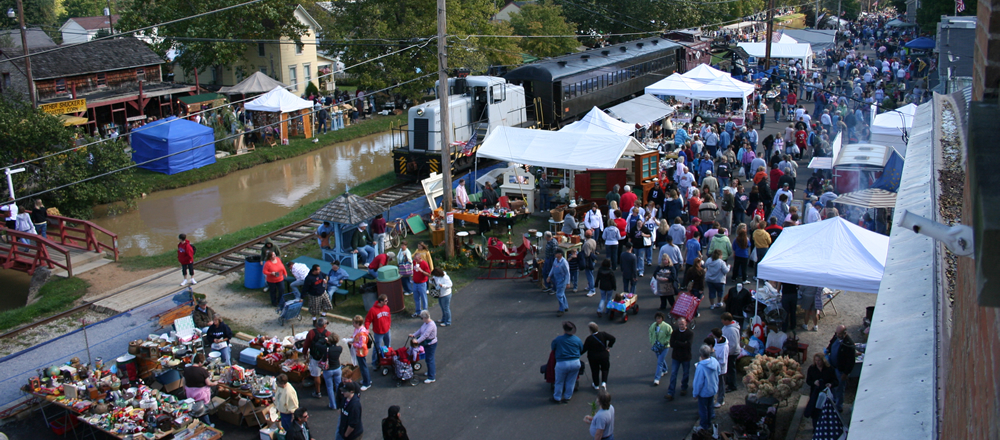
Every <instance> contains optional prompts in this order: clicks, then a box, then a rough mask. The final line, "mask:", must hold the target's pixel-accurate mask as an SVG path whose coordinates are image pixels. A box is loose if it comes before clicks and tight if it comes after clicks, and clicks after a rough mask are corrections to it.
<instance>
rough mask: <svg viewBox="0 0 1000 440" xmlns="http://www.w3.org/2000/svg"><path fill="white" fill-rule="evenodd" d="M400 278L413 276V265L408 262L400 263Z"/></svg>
mask: <svg viewBox="0 0 1000 440" xmlns="http://www.w3.org/2000/svg"><path fill="white" fill-rule="evenodd" d="M398 267H399V276H401V277H409V276H413V263H411V262H409V261H407V262H405V263H399V266H398Z"/></svg>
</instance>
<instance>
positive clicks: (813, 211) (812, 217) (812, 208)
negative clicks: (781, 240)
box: [802, 196, 821, 225]
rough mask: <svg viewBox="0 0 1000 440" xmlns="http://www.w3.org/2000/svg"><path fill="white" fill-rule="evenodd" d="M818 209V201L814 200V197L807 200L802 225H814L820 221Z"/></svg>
mask: <svg viewBox="0 0 1000 440" xmlns="http://www.w3.org/2000/svg"><path fill="white" fill-rule="evenodd" d="M820 208H821V206H820V205H819V201H818V199H817V198H816V196H812V197H810V198H809V203H806V217H805V219H803V222H802V224H804V225H806V224H809V223H816V222H818V221H820V218H819V209H820Z"/></svg>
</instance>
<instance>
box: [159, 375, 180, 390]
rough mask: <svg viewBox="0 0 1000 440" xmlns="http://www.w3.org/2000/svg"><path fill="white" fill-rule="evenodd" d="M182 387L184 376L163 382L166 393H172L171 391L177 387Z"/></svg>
mask: <svg viewBox="0 0 1000 440" xmlns="http://www.w3.org/2000/svg"><path fill="white" fill-rule="evenodd" d="M183 387H184V378H183V377H182V378H180V379H179V380H175V381H173V382H170V383H167V384H163V391H166V392H168V393H172V392H174V391H176V390H179V389H181V388H183Z"/></svg>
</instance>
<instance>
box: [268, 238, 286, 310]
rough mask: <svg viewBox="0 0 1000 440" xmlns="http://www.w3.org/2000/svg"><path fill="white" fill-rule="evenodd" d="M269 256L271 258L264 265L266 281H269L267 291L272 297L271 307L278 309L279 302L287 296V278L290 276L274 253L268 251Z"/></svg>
mask: <svg viewBox="0 0 1000 440" xmlns="http://www.w3.org/2000/svg"><path fill="white" fill-rule="evenodd" d="M267 255H268V256H269V257H271V258H270V259H268V260H267V262H265V263H264V281H267V291H268V293H270V295H271V306H273V307H278V302H280V301H281V297H282V296H284V295H285V277H287V276H288V270H287V269H285V264H284V263H282V262H281V259H280V258H278V256H277V255H275V254H274V252H270V251H268V253H267Z"/></svg>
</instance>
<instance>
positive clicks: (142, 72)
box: [135, 67, 146, 81]
mask: <svg viewBox="0 0 1000 440" xmlns="http://www.w3.org/2000/svg"><path fill="white" fill-rule="evenodd" d="M135 79H137V80H139V81H145V80H146V69H144V68H142V67H140V68H138V69H135Z"/></svg>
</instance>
